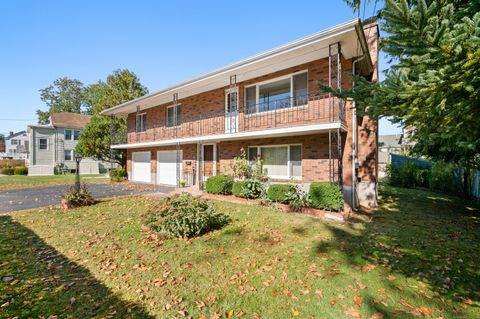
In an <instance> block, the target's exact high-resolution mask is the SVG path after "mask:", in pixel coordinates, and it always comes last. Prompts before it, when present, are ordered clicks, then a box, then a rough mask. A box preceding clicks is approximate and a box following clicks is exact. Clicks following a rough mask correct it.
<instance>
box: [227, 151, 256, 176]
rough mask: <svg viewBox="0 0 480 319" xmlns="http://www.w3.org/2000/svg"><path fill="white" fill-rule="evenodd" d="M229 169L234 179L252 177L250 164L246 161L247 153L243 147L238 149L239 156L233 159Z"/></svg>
mask: <svg viewBox="0 0 480 319" xmlns="http://www.w3.org/2000/svg"><path fill="white" fill-rule="evenodd" d="M230 167H231V169H232V171H233V177H235V178H238V179H245V178H250V176H251V175H252V168H251V167H250V163H249V161H248V159H247V153H246V151H245V150H244V149H243V147H242V148H241V149H240V155H238V156H235V157H234V158H233V161H232V163H231V164H230Z"/></svg>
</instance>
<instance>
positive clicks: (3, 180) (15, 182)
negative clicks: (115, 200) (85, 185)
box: [0, 174, 109, 190]
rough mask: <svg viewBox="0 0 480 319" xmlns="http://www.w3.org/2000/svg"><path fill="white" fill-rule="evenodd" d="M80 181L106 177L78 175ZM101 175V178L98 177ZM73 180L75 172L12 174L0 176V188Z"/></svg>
mask: <svg viewBox="0 0 480 319" xmlns="http://www.w3.org/2000/svg"><path fill="white" fill-rule="evenodd" d="M80 176H81V180H82V181H88V182H107V181H109V179H108V178H103V177H105V174H96V175H80ZM99 177H102V178H99ZM74 181H75V174H66V175H52V176H25V175H12V176H0V190H7V189H17V188H29V187H36V186H52V185H63V184H73V183H74Z"/></svg>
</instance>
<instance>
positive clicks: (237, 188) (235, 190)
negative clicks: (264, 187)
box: [232, 181, 246, 198]
mask: <svg viewBox="0 0 480 319" xmlns="http://www.w3.org/2000/svg"><path fill="white" fill-rule="evenodd" d="M245 184H246V182H245V181H238V182H235V183H233V185H232V194H233V195H234V196H236V197H242V198H246V194H245Z"/></svg>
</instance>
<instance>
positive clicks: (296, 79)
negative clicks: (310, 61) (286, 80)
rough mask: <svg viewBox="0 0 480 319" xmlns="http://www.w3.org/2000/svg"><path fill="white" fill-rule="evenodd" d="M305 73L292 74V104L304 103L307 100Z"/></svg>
mask: <svg viewBox="0 0 480 319" xmlns="http://www.w3.org/2000/svg"><path fill="white" fill-rule="evenodd" d="M307 84H308V83H307V73H301V74H295V75H294V76H293V101H294V106H298V105H305V104H307V101H308V97H307V94H308V91H307Z"/></svg>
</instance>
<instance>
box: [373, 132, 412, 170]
mask: <svg viewBox="0 0 480 319" xmlns="http://www.w3.org/2000/svg"><path fill="white" fill-rule="evenodd" d="M411 131H412V129H411V128H410V129H408V130H407V129H403V130H402V133H401V134H390V135H380V136H379V137H378V170H379V175H380V177H383V176H385V173H386V168H387V164H389V163H390V162H391V156H390V154H402V153H406V152H408V150H410V149H411V148H412V147H413V145H414V144H413V142H412V141H411V140H410V139H409V137H410V135H411Z"/></svg>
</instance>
